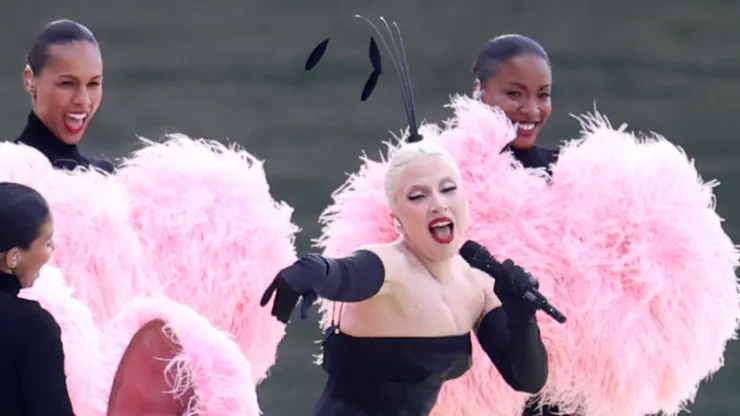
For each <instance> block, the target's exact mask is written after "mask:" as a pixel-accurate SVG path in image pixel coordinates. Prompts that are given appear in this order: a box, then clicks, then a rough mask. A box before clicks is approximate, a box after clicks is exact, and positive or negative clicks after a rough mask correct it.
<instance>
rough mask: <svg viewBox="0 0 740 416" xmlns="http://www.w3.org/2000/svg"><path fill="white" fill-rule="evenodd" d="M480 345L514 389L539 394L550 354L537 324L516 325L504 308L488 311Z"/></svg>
mask: <svg viewBox="0 0 740 416" xmlns="http://www.w3.org/2000/svg"><path fill="white" fill-rule="evenodd" d="M476 333H477V336H478V342H479V343H480V345H481V348H483V350H484V351H485V352H486V354H487V355H488V357H489V358H490V359H491V362H493V364H494V365H495V366H496V368H497V369H498V371H499V373H501V376H502V377H503V378H504V380H506V382H507V383H508V384H509V385H510V386H511V388H513V389H514V390H517V391H520V392H525V393H532V394H535V393H537V392H539V391H540V390H541V389H542V387H544V385H545V382H546V381H547V375H548V363H547V351H546V350H545V346H544V344H543V343H542V339H541V338H540V330H539V328H538V327H537V324H536V323H535V322H534V321H531V322H528V323H526V324H513V323H512V322H510V320H509V319H508V317H507V315H506V312H505V311H504V309H503V308H495V309H493V310H491V311H490V312H488V313H487V314H486V315H485V316H484V317H483V319H482V320H481V322H480V324H479V325H478V328H477V331H476Z"/></svg>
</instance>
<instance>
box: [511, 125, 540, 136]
mask: <svg viewBox="0 0 740 416" xmlns="http://www.w3.org/2000/svg"><path fill="white" fill-rule="evenodd" d="M539 125H540V123H537V122H524V121H517V122H515V123H514V126H516V130H517V133H518V134H519V135H522V136H528V135H531V134H534V132H535V130H536V129H537V126H539Z"/></svg>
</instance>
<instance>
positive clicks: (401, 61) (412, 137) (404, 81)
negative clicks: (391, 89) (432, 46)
mask: <svg viewBox="0 0 740 416" xmlns="http://www.w3.org/2000/svg"><path fill="white" fill-rule="evenodd" d="M355 17H356V18H358V19H362V20H364V21H365V22H367V23H368V24H369V25H370V26H371V27H372V28H373V30H374V31H375V33H376V34H377V35H378V38H380V42H381V43H382V44H383V46H384V47H385V50H386V51H387V52H388V55H389V56H390V59H391V63H392V64H393V69H394V70H395V71H396V80H397V81H398V87H399V89H400V91H401V98H402V99H403V106H404V110H405V112H406V119H407V120H408V123H409V135H408V137H406V141H407V142H409V143H413V142H418V141H420V140H421V139H422V137H421V135H420V134H419V128H418V126H417V124H416V108H415V102H414V92H413V89H412V86H411V75H410V73H409V64H408V60H407V59H406V48H405V46H404V44H403V37H401V29H400V28H399V27H398V24H397V23H396V22H391V24H388V22H387V21H386V20H385V19H384V18H382V17H381V18H380V21H381V22H383V25H384V26H385V28H386V30H387V32H388V39H386V37H385V36H383V33H382V32H381V31H380V30H379V29H378V27H377V26H376V25H375V24H373V22H371V21H370V20H369V19H368V18H366V17H365V16H361V15H359V14H358V15H355ZM391 27H393V29H391ZM330 40H331V38H326V39H325V40H324V41H323V42H321V43H319V44H318V45H317V46H316V47H315V48H314V49H313V51H311V54H310V55H309V56H308V59H307V60H306V65H305V69H306V71H310V70H311V69H313V68H314V67H315V66H316V64H318V63H319V61H320V60H321V58H322V57H323V56H324V53H325V52H326V49H327V47H328V46H329V41H330ZM389 42H390V43H389ZM368 55H369V58H370V64H371V66H372V72H370V76H369V77H368V79H367V81H366V82H365V86H364V87H363V88H362V94H361V95H360V100H362V101H366V100H367V99H368V98H370V95H371V94H372V93H373V91H374V90H375V86H376V85H377V83H378V78H380V74H382V73H383V65H382V59H381V56H380V50H379V49H378V45H377V44H376V43H375V38H374V37H373V36H371V37H370V46H369V50H368Z"/></svg>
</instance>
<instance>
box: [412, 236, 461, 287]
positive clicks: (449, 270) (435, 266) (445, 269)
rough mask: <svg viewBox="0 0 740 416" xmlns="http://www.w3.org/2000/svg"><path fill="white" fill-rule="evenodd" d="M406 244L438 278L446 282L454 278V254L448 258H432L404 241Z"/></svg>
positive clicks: (433, 275)
mask: <svg viewBox="0 0 740 416" xmlns="http://www.w3.org/2000/svg"><path fill="white" fill-rule="evenodd" d="M404 246H405V248H406V250H407V251H408V252H409V253H410V254H412V255H413V256H414V257H415V258H416V259H417V260H419V263H421V265H422V266H424V268H426V269H427V271H428V272H429V274H431V275H432V277H434V278H435V279H436V280H438V281H440V282H446V281H448V280H450V279H451V278H452V276H453V274H454V270H455V257H454V256H453V257H450V258H449V259H446V260H431V259H428V258H426V257H424V256H423V255H421V254H417V251H416V250H414V249H413V248H412V247H410V246H409V245H408V243H406V242H404Z"/></svg>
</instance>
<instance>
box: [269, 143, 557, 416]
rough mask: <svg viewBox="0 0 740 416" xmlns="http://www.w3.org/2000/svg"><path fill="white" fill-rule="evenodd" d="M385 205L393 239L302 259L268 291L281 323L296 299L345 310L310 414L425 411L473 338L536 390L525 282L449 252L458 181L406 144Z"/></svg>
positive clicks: (514, 379)
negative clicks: (488, 272)
mask: <svg viewBox="0 0 740 416" xmlns="http://www.w3.org/2000/svg"><path fill="white" fill-rule="evenodd" d="M385 191H386V198H387V201H388V204H389V206H390V207H391V211H392V217H393V220H394V221H395V223H396V225H397V227H398V231H399V233H400V237H399V239H398V240H397V241H396V242H393V243H391V244H377V245H369V246H366V247H362V248H360V249H358V250H357V251H355V252H354V254H352V255H351V256H349V257H345V258H327V257H322V256H319V255H317V254H309V255H306V256H303V257H302V258H301V259H299V260H298V261H297V262H296V263H295V264H293V265H291V266H289V267H287V268H285V269H284V270H282V271H281V272H280V273H279V274H278V275H277V277H276V278H275V280H274V282H273V283H272V285H270V287H269V288H268V289H267V291H266V292H265V295H264V297H263V299H262V305H266V304H267V303H268V302H269V301H270V299H271V298H272V296H273V294H274V295H275V302H274V304H273V308H272V314H273V315H274V316H275V317H276V318H277V319H279V320H280V321H282V322H287V321H288V318H289V316H290V314H291V312H292V311H293V309H294V307H295V305H296V302H297V301H298V299H299V298H302V303H303V305H302V312H303V313H302V315H303V316H304V317H305V312H306V309H307V306H309V305H310V304H311V303H312V302H313V301H314V300H316V296H317V295H318V296H320V297H322V298H324V299H328V300H331V301H336V302H347V304H346V305H345V307H343V308H342V309H341V310H340V312H339V314H338V316H337V321H336V323H335V325H334V326H333V327H332V328H330V329H329V330H328V331H327V335H326V338H325V341H324V359H323V368H324V370H325V371H326V372H327V373H328V374H329V380H328V381H327V383H326V386H325V388H324V392H323V394H322V395H321V398H320V399H319V401H318V403H317V405H316V407H315V409H314V413H313V414H314V415H320V416H329V415H358V416H359V415H408V416H422V415H428V414H429V413H430V412H431V410H432V408H433V407H434V404H435V402H436V399H437V395H438V394H439V391H440V389H441V387H442V384H443V383H444V382H445V381H447V380H450V379H454V378H456V377H459V376H460V375H462V374H463V373H464V372H465V371H467V370H468V368H469V367H470V364H471V350H472V347H471V339H470V333H471V331H473V332H475V334H476V336H477V338H478V342H479V343H480V345H481V346H482V348H483V349H484V350H485V351H486V353H487V354H488V356H489V358H490V359H491V361H492V362H493V363H494V364H495V365H496V367H497V369H498V370H499V372H500V373H501V375H502V376H503V377H504V379H505V380H506V381H507V383H509V384H510V385H511V387H512V388H514V389H515V390H518V391H522V392H528V393H537V392H538V391H539V390H540V389H541V388H542V387H543V385H544V383H545V381H546V380H547V375H548V365H547V353H546V351H545V348H544V345H543V344H542V341H541V339H540V333H539V329H538V327H537V323H536V321H535V318H534V314H535V309H534V307H533V306H532V305H531V304H530V303H529V302H527V301H525V300H522V299H521V293H522V292H521V290H522V288H526V287H527V285H531V286H529V287H534V286H535V284H536V282H534V281H533V280H532V279H531V277H530V276H529V275H528V274H527V273H526V272H524V271H523V270H522V269H521V268H520V267H518V266H515V265H513V263H509V264H510V266H511V267H509V268H508V270H507V273H506V275H504V276H496V279H495V284H494V281H493V280H492V279H491V277H490V276H488V275H486V274H484V273H483V272H480V271H478V270H475V269H473V268H471V267H470V266H469V265H468V264H467V263H466V262H465V261H464V260H463V259H462V258H461V257H460V256H459V255H458V254H457V252H458V249H459V247H460V245H461V244H462V242H463V241H462V239H463V237H464V233H465V230H466V227H467V225H468V202H467V198H466V195H465V189H464V187H463V183H462V180H461V178H460V173H459V172H458V169H457V166H456V164H455V162H454V160H453V159H452V158H451V157H450V155H449V154H447V152H446V151H445V150H443V149H442V148H441V147H439V146H438V145H436V144H434V143H432V142H426V141H420V142H416V143H411V144H406V145H404V146H403V147H402V148H401V149H400V150H399V151H398V152H396V153H395V154H394V155H393V157H392V159H391V160H390V162H389V169H388V171H387V174H386V178H385Z"/></svg>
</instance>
